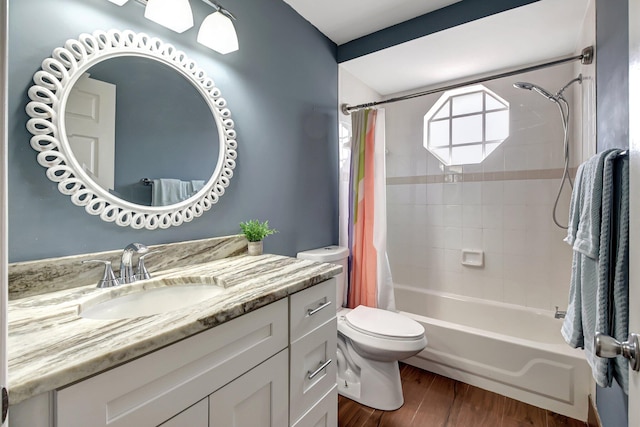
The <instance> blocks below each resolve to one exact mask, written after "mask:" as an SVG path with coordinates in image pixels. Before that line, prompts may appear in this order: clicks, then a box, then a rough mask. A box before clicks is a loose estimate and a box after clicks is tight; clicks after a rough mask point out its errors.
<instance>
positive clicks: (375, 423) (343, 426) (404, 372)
mask: <svg viewBox="0 0 640 427" xmlns="http://www.w3.org/2000/svg"><path fill="white" fill-rule="evenodd" d="M400 374H401V376H402V389H403V391H404V405H403V406H402V407H401V408H400V409H398V410H396V411H388V412H387V411H379V410H376V409H372V408H369V407H367V406H363V405H360V404H358V403H356V402H354V401H352V400H350V399H347V398H345V397H342V396H340V398H339V401H338V426H339V427H525V426H535V427H561V426H562V427H586V424H585V423H583V422H581V421H577V420H574V419H571V418H567V417H565V416H563V415H558V414H555V413H552V412H549V411H546V410H544V409H541V408H537V407H535V406H531V405H527V404H526V403H522V402H518V401H517V400H513V399H511V398H508V397H505V396H501V395H499V394H496V393H492V392H490V391H486V390H482V389H480V388H477V387H474V386H471V385H468V384H464V383H461V382H459V381H455V380H452V379H449V378H446V377H443V376H440V375H437V374H433V373H431V372H426V371H423V370H421V369H418V368H415V367H413V366H410V365H404V364H401V365H400Z"/></svg>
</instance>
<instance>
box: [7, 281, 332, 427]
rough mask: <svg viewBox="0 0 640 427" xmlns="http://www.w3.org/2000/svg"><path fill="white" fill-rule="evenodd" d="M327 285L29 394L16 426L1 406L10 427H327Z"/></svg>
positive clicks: (329, 295) (329, 379)
mask: <svg viewBox="0 0 640 427" xmlns="http://www.w3.org/2000/svg"><path fill="white" fill-rule="evenodd" d="M335 286H336V285H335V279H330V280H327V281H325V282H323V283H320V284H318V285H316V286H313V287H310V288H307V289H305V290H303V291H300V292H298V293H295V294H292V295H290V296H289V298H286V299H282V300H279V301H276V302H274V303H272V304H269V305H267V306H265V307H262V308H260V309H257V310H255V311H253V312H250V313H248V314H245V315H243V316H240V317H237V318H235V319H233V320H230V321H228V322H226V323H223V324H221V325H219V326H216V327H214V328H211V329H209V330H206V331H204V332H201V333H198V334H196V335H193V336H190V337H188V338H185V339H183V340H182V341H179V342H177V343H173V344H170V345H168V346H166V347H164V348H162V349H160V350H157V351H154V352H151V353H149V354H147V355H145V356H143V357H140V358H138V359H135V360H133V361H130V362H127V363H124V364H122V365H120V366H118V367H116V368H113V369H110V370H107V371H105V372H103V373H101V374H98V375H95V376H93V377H90V378H88V379H85V380H82V381H80V382H78V383H75V384H72V385H69V386H67V387H64V388H61V389H59V390H56V391H54V392H50V393H47V394H43V395H38V396H36V397H35V398H32V399H29V400H27V401H25V402H22V403H20V404H18V405H17V406H16V407H15V409H16V411H15V413H16V414H18V415H17V416H16V418H15V419H13V418H12V417H11V408H10V421H11V426H12V427H27V426H28V427H45V426H46V427H156V426H158V427H286V426H294V427H336V426H337V406H338V404H337V387H336V360H335V356H336V338H337V331H336V307H335V294H336V291H335ZM96 327H99V324H98V323H96ZM136 345H138V346H140V345H144V337H140V340H139V341H137V342H136ZM78 369H82V366H81V365H79V366H78ZM47 396H48V397H47ZM47 406H48V408H49V409H48V410H47ZM36 410H37V413H38V414H41V415H38V416H36V415H35V414H34V411H36ZM49 414H53V415H49Z"/></svg>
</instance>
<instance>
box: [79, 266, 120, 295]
mask: <svg viewBox="0 0 640 427" xmlns="http://www.w3.org/2000/svg"><path fill="white" fill-rule="evenodd" d="M82 263H83V264H87V263H102V264H104V273H103V274H102V279H100V280H98V288H110V287H112V286H118V285H119V284H120V281H119V280H118V278H117V277H116V275H115V274H114V273H113V268H112V267H111V261H105V260H102V259H87V260H84V261H82Z"/></svg>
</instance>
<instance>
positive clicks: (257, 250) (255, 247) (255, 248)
mask: <svg viewBox="0 0 640 427" xmlns="http://www.w3.org/2000/svg"><path fill="white" fill-rule="evenodd" d="M249 255H262V240H260V241H259V242H249Z"/></svg>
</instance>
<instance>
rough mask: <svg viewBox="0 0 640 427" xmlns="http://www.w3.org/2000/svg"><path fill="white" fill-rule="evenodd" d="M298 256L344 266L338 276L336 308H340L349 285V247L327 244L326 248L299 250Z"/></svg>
mask: <svg viewBox="0 0 640 427" xmlns="http://www.w3.org/2000/svg"><path fill="white" fill-rule="evenodd" d="M297 257H298V258H300V259H306V260H309V261H315V262H328V263H330V264H338V265H341V266H342V273H340V274H338V275H337V276H336V310H339V309H340V307H342V306H343V304H344V292H345V289H346V286H347V271H348V270H347V269H348V260H349V249H348V248H345V247H343V246H325V247H324V248H318V249H311V250H308V251H303V252H298V255H297Z"/></svg>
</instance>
